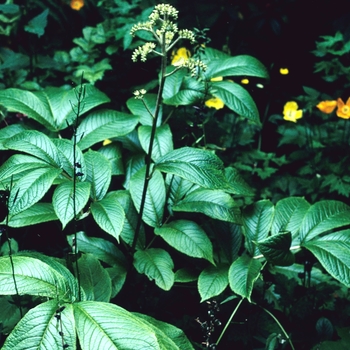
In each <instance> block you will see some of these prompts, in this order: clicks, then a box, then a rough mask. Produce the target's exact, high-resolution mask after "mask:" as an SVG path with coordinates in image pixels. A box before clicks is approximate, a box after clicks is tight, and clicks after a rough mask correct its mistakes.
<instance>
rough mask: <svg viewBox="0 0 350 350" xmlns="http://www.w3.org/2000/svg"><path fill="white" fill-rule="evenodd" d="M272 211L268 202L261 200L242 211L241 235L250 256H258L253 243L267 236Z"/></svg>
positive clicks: (271, 206) (272, 208)
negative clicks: (242, 234) (244, 239)
mask: <svg viewBox="0 0 350 350" xmlns="http://www.w3.org/2000/svg"><path fill="white" fill-rule="evenodd" d="M274 209H275V208H274V206H273V204H272V203H271V202H270V201H269V200H261V201H258V202H256V203H254V204H252V205H249V206H247V207H246V208H245V209H244V210H243V213H242V214H243V233H244V235H245V236H246V244H247V248H248V251H249V254H251V255H252V256H255V255H258V254H259V249H258V248H257V247H256V246H255V244H254V242H258V241H261V240H263V239H265V238H266V237H267V236H268V234H269V231H270V228H271V224H272V220H273V216H274Z"/></svg>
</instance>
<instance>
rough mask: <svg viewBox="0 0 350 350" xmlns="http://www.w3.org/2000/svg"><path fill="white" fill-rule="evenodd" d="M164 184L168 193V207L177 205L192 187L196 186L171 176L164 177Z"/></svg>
mask: <svg viewBox="0 0 350 350" xmlns="http://www.w3.org/2000/svg"><path fill="white" fill-rule="evenodd" d="M165 182H166V186H167V189H168V192H169V193H168V197H169V198H168V203H169V204H170V205H174V204H177V203H178V202H179V201H180V200H181V199H182V198H183V197H184V196H185V194H186V193H187V192H188V191H189V190H190V189H191V188H192V187H194V186H196V185H194V184H193V182H191V181H188V180H186V179H183V178H182V177H180V176H176V175H172V174H167V175H166V178H165Z"/></svg>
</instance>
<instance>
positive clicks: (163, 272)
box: [134, 248, 174, 290]
mask: <svg viewBox="0 0 350 350" xmlns="http://www.w3.org/2000/svg"><path fill="white" fill-rule="evenodd" d="M134 266H135V268H136V270H137V271H138V272H139V273H143V274H145V275H146V276H147V277H148V278H149V279H150V280H151V281H152V280H155V283H156V285H157V286H158V287H159V288H162V289H164V290H170V288H171V287H172V286H173V284H174V272H173V268H174V263H173V260H172V259H171V256H170V255H169V253H168V252H166V251H165V250H164V249H159V248H150V249H146V250H138V251H137V252H136V253H135V255H134Z"/></svg>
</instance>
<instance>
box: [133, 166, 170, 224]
mask: <svg viewBox="0 0 350 350" xmlns="http://www.w3.org/2000/svg"><path fill="white" fill-rule="evenodd" d="M145 171H146V168H145V167H143V168H141V169H140V170H139V171H138V172H137V173H136V174H134V175H133V176H132V178H131V179H130V194H131V198H132V200H133V202H134V204H135V207H136V209H137V211H138V212H139V211H140V206H141V197H142V193H143V188H144V182H145ZM165 195H166V193H165V184H164V179H163V176H162V174H161V173H160V171H158V170H154V171H153V172H152V177H151V179H150V180H149V183H148V187H147V193H146V201H145V206H144V210H143V214H142V220H143V221H144V222H145V223H146V224H148V225H150V226H152V227H159V226H161V225H162V220H163V214H164V205H165Z"/></svg>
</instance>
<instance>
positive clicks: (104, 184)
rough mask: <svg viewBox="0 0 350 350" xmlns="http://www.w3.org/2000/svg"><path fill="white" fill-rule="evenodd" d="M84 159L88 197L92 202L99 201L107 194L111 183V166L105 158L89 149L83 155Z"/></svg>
mask: <svg viewBox="0 0 350 350" xmlns="http://www.w3.org/2000/svg"><path fill="white" fill-rule="evenodd" d="M84 158H85V164H86V181H88V182H90V183H91V193H90V196H91V198H92V199H93V200H101V199H102V198H103V197H104V196H105V194H106V193H107V190H108V187H109V184H110V182H111V178H112V168H111V165H110V163H109V161H108V159H107V158H106V157H105V156H103V155H102V154H101V153H99V152H96V151H92V150H91V149H90V150H88V151H87V152H86V153H85V154H84Z"/></svg>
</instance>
